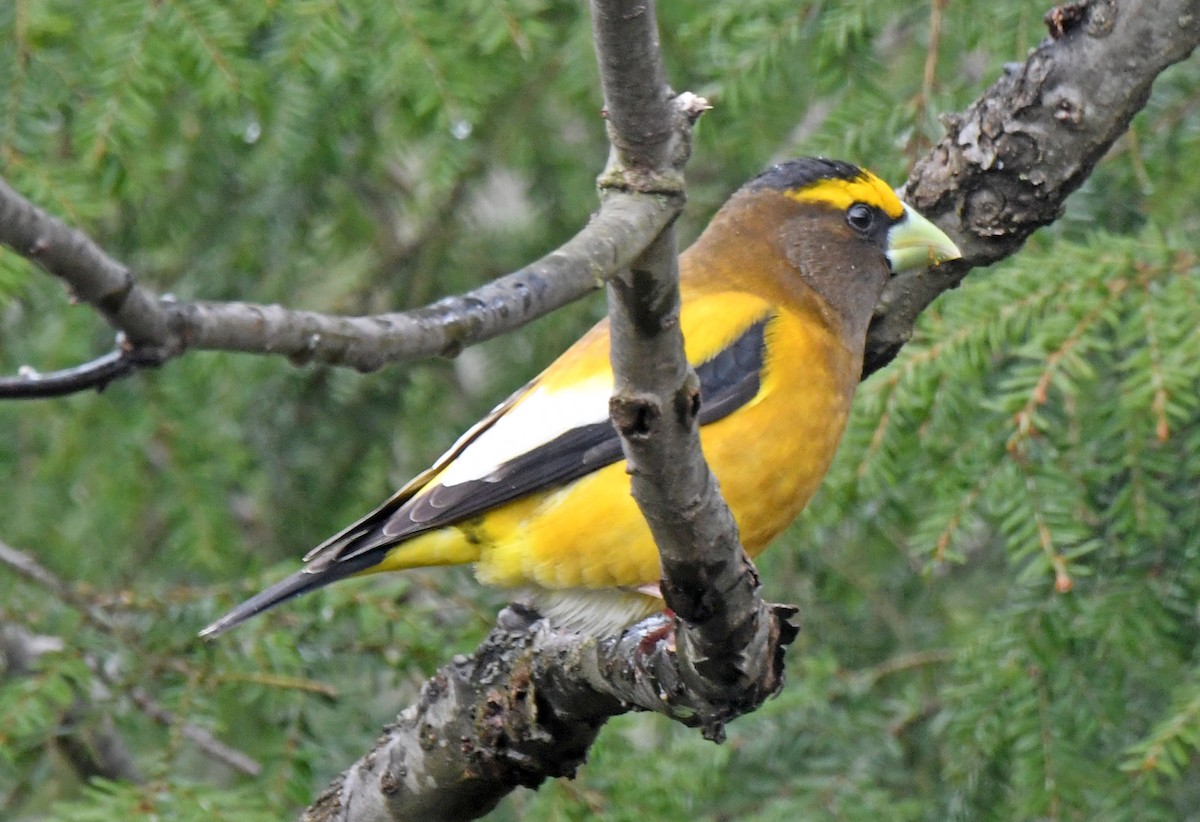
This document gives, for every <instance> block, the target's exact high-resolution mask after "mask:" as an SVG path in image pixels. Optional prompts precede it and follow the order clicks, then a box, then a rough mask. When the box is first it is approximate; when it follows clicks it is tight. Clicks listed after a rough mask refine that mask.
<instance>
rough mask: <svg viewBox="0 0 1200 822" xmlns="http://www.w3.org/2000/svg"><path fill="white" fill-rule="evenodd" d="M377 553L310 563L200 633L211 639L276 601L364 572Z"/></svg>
mask: <svg viewBox="0 0 1200 822" xmlns="http://www.w3.org/2000/svg"><path fill="white" fill-rule="evenodd" d="M379 553H383V552H370V553H367V554H360V555H359V556H357V557H355V558H354V559H352V560H349V561H345V562H335V563H332V564H325V565H324V567H317V566H315V565H309V566H308V567H306V568H302V569H301V570H299V571H297V572H296V573H294V574H292V575H291V576H289V577H285V578H284V579H281V580H280V581H279V582H276V583H275V584H274V585H272V586H271V587H270V588H267V589H266V590H265V591H262V592H260V593H257V594H255V595H254V596H252V597H250V599H248V600H246V601H245V602H243V603H242V604H241V605H239V606H237V607H236V608H234V609H233V610H232V611H230V612H229V613H227V614H225V616H223V617H221V618H220V619H218V620H217V621H216V622H214V623H212V624H211V625H209V626H208V627H207V628H205V629H204V630H203V631H201V632H200V636H202V637H204V638H205V639H211V638H213V637H215V636H217V635H218V634H223V633H225V632H226V631H228V630H229V629H230V628H232V627H234V626H235V625H240V624H242V623H243V622H245V621H246V620H248V619H250V617H252V616H256V615H258V614H261V613H262V612H263V611H265V610H267V609H268V608H274V607H275V606H276V605H278V604H279V603H281V602H286V601H287V600H289V599H291V598H292V597H298V596H300V595H301V594H306V593H308V592H309V591H315V590H316V589H318V588H324V587H325V586H326V585H329V584H331V583H334V582H337V581H338V580H339V579H345V578H346V577H349V576H353V575H354V574H357V573H359V572H361V571H365V570H367V569H368V568H370V567H371V566H373V565H377V564H378V563H379V560H380V559H381V557H380V556H379Z"/></svg>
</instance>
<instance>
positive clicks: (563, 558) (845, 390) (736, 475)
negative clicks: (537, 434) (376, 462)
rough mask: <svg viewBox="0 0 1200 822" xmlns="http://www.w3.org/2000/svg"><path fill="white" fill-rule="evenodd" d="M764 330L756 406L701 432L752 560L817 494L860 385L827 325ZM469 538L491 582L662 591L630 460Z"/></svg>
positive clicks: (479, 569) (476, 529)
mask: <svg viewBox="0 0 1200 822" xmlns="http://www.w3.org/2000/svg"><path fill="white" fill-rule="evenodd" d="M767 333H768V335H770V336H769V343H768V351H769V352H771V354H770V356H768V358H767V362H766V373H765V377H764V380H763V385H762V388H761V390H760V392H759V395H758V397H757V398H756V399H755V400H754V401H753V402H752V403H751V404H749V405H747V406H745V407H743V408H740V409H738V410H737V411H736V412H734V413H733V414H731V415H729V416H728V417H725V418H724V419H721V420H719V421H717V422H714V423H712V424H710V425H706V426H704V428H703V429H701V444H702V446H703V448H704V454H705V457H706V458H707V460H708V463H709V465H710V467H711V468H712V470H713V472H714V473H715V474H716V476H717V479H718V480H719V482H720V484H721V492H722V494H723V495H724V497H725V500H726V502H727V503H728V504H729V506H730V509H731V510H732V511H733V515H734V518H735V519H736V521H737V523H738V527H739V529H740V531H741V538H742V543H743V545H744V546H745V547H746V550H747V551H748V552H749V553H750V555H751V556H757V554H758V553H760V552H761V551H762V550H763V549H764V548H765V547H766V546H767V544H768V543H769V542H770V541H771V540H772V539H774V538H775V537H776V536H777V535H778V534H779V533H780V532H781V531H782V530H783V529H784V528H786V527H787V526H788V524H790V523H791V522H792V520H793V519H795V517H796V515H797V514H799V513H800V511H801V509H803V507H804V506H805V505H806V504H807V503H808V500H809V499H810V498H811V497H812V495H813V493H814V492H815V491H816V488H817V486H818V485H819V483H820V481H821V479H822V478H823V477H824V475H825V472H826V470H827V469H828V467H829V464H830V462H831V461H832V460H833V456H834V453H835V451H836V449H837V444H838V441H839V440H840V439H841V434H842V431H843V429H844V427H845V423H846V417H847V414H848V410H849V406H850V400H851V398H852V397H853V392H854V388H855V386H856V385H857V381H858V380H857V377H858V364H857V363H856V362H852V360H853V359H854V357H853V355H852V354H850V353H849V352H847V351H846V349H845V347H844V346H843V345H842V344H841V343H840V341H838V340H836V339H835V338H834V337H833V335H832V334H829V333H828V332H826V331H825V330H824V329H823V328H820V327H816V326H815V325H814V324H813V323H811V322H809V323H801V322H799V321H797V320H796V319H795V318H793V317H790V316H788V315H783V316H781V317H778V318H776V319H775V320H773V321H772V322H771V324H770V325H769V326H768V329H767ZM792 352H795V353H792ZM800 352H803V361H800V360H799V357H800V356H801V355H800ZM847 374H850V375H852V377H847ZM795 381H799V384H797V382H795ZM446 530H455V531H458V530H460V529H457V528H455V529H446ZM463 530H464V531H469V533H470V537H471V539H472V540H473V541H475V545H476V548H477V550H478V551H479V555H478V560H477V562H476V574H477V576H478V577H479V579H480V581H482V582H484V583H488V584H491V585H498V586H503V587H511V588H527V587H531V586H534V587H538V588H547V589H562V588H606V587H614V586H621V587H633V586H639V585H645V584H652V583H657V582H658V581H659V578H660V576H661V574H660V571H659V561H658V552H657V549H656V548H655V546H654V542H653V540H652V539H651V537H650V532H649V529H648V528H647V526H646V524H645V521H644V520H643V519H642V516H641V513H640V512H639V511H638V509H637V505H636V504H635V503H634V501H633V498H632V497H631V496H630V492H629V477H628V476H627V474H626V473H625V463H624V461H621V462H618V463H614V464H613V465H609V466H607V467H605V468H603V469H601V470H599V471H597V472H595V473H593V474H590V475H589V476H587V477H583V478H582V479H579V480H577V481H575V482H573V483H570V484H569V485H566V486H564V487H563V488H561V489H557V490H555V491H553V492H549V493H545V494H541V495H536V496H535V497H532V498H527V499H523V500H518V501H516V502H513V503H509V504H507V505H505V506H502V507H500V508H497V509H494V510H492V511H490V512H488V513H487V514H486V515H484V516H483V517H482V518H480V519H479V520H476V521H474V522H472V523H470V525H469V526H468V527H467V528H466V529H463Z"/></svg>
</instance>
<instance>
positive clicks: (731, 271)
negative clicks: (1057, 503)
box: [202, 158, 960, 636]
mask: <svg viewBox="0 0 1200 822" xmlns="http://www.w3.org/2000/svg"><path fill="white" fill-rule="evenodd" d="M959 256H960V254H959V251H958V249H957V248H956V247H955V245H954V243H952V242H951V241H950V239H949V238H948V237H947V236H946V235H945V234H943V233H942V232H941V231H940V230H938V229H937V228H936V227H934V225H933V224H932V223H930V222H929V221H927V220H926V219H925V218H923V217H922V216H921V215H920V214H918V213H917V212H915V211H914V210H913V209H911V208H909V207H908V206H906V205H905V204H904V203H902V202H901V201H900V200H899V199H898V198H897V197H896V195H895V194H894V193H893V191H892V189H891V188H890V187H889V186H888V185H887V184H885V183H884V182H883V181H882V180H880V179H879V178H878V177H876V176H875V175H873V174H871V173H870V172H867V171H864V170H862V169H860V168H858V167H856V166H853V165H850V164H849V163H843V162H835V161H832V160H824V159H812V158H805V159H799V160H794V161H791V162H787V163H783V164H781V165H777V166H775V167H774V168H771V169H770V170H768V171H766V172H765V173H763V174H761V175H759V176H758V177H756V178H754V179H753V180H751V181H750V182H749V183H747V184H746V185H744V186H743V187H742V188H741V189H740V190H738V191H737V192H736V193H735V194H734V195H733V196H732V197H731V198H730V199H729V201H728V202H727V203H725V205H724V206H722V208H721V209H720V211H718V212H717V214H716V216H714V217H713V219H712V222H711V223H710V224H709V226H708V228H707V229H706V230H705V231H704V233H703V234H701V235H700V238H699V239H698V240H696V242H695V244H693V245H692V246H691V247H690V248H689V249H688V250H687V251H685V252H683V254H681V255H680V258H679V286H680V297H681V300H682V305H681V312H680V323H681V325H682V330H683V336H684V339H685V348H686V351H687V356H688V361H689V362H690V363H691V364H692V366H693V368H695V370H696V374H697V376H698V377H699V380H700V395H701V406H700V415H699V421H700V425H701V428H700V441H701V444H702V446H703V449H704V455H705V457H706V458H707V460H708V464H709V466H710V467H711V468H712V471H713V473H714V474H715V475H716V477H717V479H718V480H719V481H720V487H721V491H722V493H723V495H724V497H725V500H726V502H727V503H728V504H729V507H730V509H731V510H732V511H733V515H734V518H735V519H736V520H737V524H738V528H739V529H740V532H741V539H742V544H743V545H744V546H745V548H746V551H747V552H748V553H749V554H750V556H756V555H757V554H758V553H759V552H761V551H762V550H763V549H764V548H765V547H766V546H767V544H768V543H770V542H771V540H772V539H774V538H775V537H776V536H777V535H778V534H779V533H780V532H781V531H782V530H783V529H784V528H785V527H786V526H787V525H788V524H789V523H790V522H791V521H792V520H793V519H795V517H796V515H797V514H799V513H800V511H801V509H803V508H804V506H805V504H807V502H808V500H809V498H810V497H812V495H813V492H814V491H816V488H817V485H818V484H819V483H820V482H821V479H822V477H824V475H825V472H826V470H827V469H828V468H829V464H830V462H831V461H832V460H833V455H834V452H835V451H836V450H837V446H838V441H839V440H840V439H841V436H842V431H843V429H844V428H845V425H846V418H847V415H848V414H849V411H850V401H851V399H852V398H853V397H854V390H855V387H856V386H857V385H858V382H859V378H860V375H861V373H862V360H863V346H864V343H865V339H866V333H867V324H868V323H869V321H870V319H871V314H872V312H873V310H874V308H875V305H876V303H877V302H878V301H879V297H880V294H881V293H882V292H883V289H884V286H885V285H886V284H887V282H888V279H889V278H890V277H891V276H892V275H893V274H895V273H896V272H898V271H902V270H905V269H914V268H921V267H924V266H928V265H936V264H937V263H940V262H942V261H945V260H951V259H955V258H957V257H959ZM608 335H609V326H608V322H607V321H601V322H600V323H599V324H597V325H596V326H595V327H594V328H592V329H591V331H589V332H588V333H586V334H585V335H584V336H583V337H582V338H581V339H580V340H579V341H578V342H576V343H575V344H574V345H573V346H571V348H569V349H568V350H567V351H566V353H564V354H563V355H562V356H561V357H559V358H558V359H557V360H556V361H555V362H554V363H553V364H552V365H551V366H550V367H549V368H547V369H546V370H545V371H544V372H542V374H541V375H540V376H538V377H536V378H535V379H534V380H533V381H531V382H530V383H529V384H528V385H526V386H525V387H524V388H522V389H520V390H519V391H517V392H516V393H515V394H513V395H512V396H511V397H509V398H508V399H507V400H505V401H504V402H503V403H501V404H500V405H499V406H498V407H497V408H496V409H495V410H494V411H492V412H491V413H490V414H489V415H488V416H487V417H486V418H484V419H483V420H482V421H480V422H479V423H478V424H476V425H475V426H474V427H473V428H471V429H470V430H469V431H467V433H466V434H464V435H463V436H462V438H461V439H459V440H458V442H456V443H455V444H454V445H453V446H452V447H451V448H450V450H449V451H447V452H446V453H445V454H444V455H443V456H442V457H441V458H440V459H439V460H437V462H435V463H434V464H433V466H432V467H430V468H429V469H428V470H426V471H425V472H423V473H422V474H420V475H419V476H417V477H416V478H415V479H413V480H412V481H411V482H409V483H408V484H407V485H405V486H404V487H403V488H401V489H400V490H399V491H397V492H396V493H395V494H394V495H393V496H392V497H391V499H389V500H387V502H385V503H383V505H381V506H380V507H379V508H377V509H375V510H374V511H372V512H371V513H370V514H368V515H367V516H365V517H363V518H362V519H360V520H359V521H358V522H355V523H354V524H353V525H351V526H349V527H348V528H346V529H345V530H343V531H342V532H341V533H339V534H337V535H335V536H333V537H331V538H329V539H328V540H326V541H325V542H324V543H322V544H321V545H319V546H318V547H316V548H315V549H313V550H312V551H311V552H310V553H309V554H308V555H307V556H306V557H305V560H306V562H307V564H306V565H305V566H304V568H302V569H301V570H299V571H297V572H295V573H294V574H292V575H291V576H289V577H287V578H286V579H284V580H282V581H280V582H277V583H276V584H275V585H272V586H271V587H270V588H268V589H266V590H265V591H263V592H262V593H260V594H258V595H257V596H254V597H252V598H250V599H249V600H247V601H246V602H244V603H242V604H241V605H239V606H237V607H236V608H234V609H233V610H232V611H230V612H229V613H228V614H226V615H225V616H224V617H222V618H221V619H219V620H218V621H217V622H214V623H213V624H212V625H210V626H209V627H207V628H205V629H204V631H203V632H202V633H203V635H205V636H212V635H215V634H218V633H220V632H221V631H224V630H226V629H228V628H230V627H232V626H234V625H237V624H238V623H240V622H242V621H243V620H245V619H248V618H249V617H251V616H254V615H255V614H257V613H259V612H261V611H263V610H265V609H267V608H270V607H271V606H273V605H276V604H278V603H280V602H282V601H284V600H286V599H288V598H290V597H293V596H296V595H298V594H302V593H304V592H306V591H311V590H314V589H316V588H320V587H322V586H324V585H328V584H329V583H331V582H335V581H337V580H339V579H343V578H344V577H349V576H355V575H359V574H368V573H375V572H377V571H398V570H403V569H406V568H423V567H427V566H433V565H459V564H465V563H474V565H475V575H476V577H477V578H478V579H479V581H480V582H483V583H485V584H488V585H496V586H501V587H503V588H507V589H511V590H513V591H517V592H522V593H524V594H529V595H532V598H533V601H534V603H535V604H536V605H537V606H538V607H539V610H541V611H542V612H543V613H544V614H545V615H546V616H548V617H549V618H550V620H551V622H552V623H554V624H556V625H559V626H561V627H564V628H569V629H575V630H580V631H584V632H587V633H593V634H597V635H603V634H611V633H615V632H619V631H620V630H621V629H622V628H624V627H625V626H627V625H629V624H631V623H633V622H636V621H637V620H639V619H641V618H643V617H645V616H648V615H650V614H651V613H654V612H656V611H659V610H661V609H662V608H663V602H662V600H661V599H660V598H659V597H657V596H655V592H656V590H657V587H656V586H657V583H658V581H659V578H660V576H661V572H660V569H659V559H658V551H657V549H656V548H655V545H654V541H653V539H652V538H651V536H650V531H649V529H648V528H647V526H646V523H645V521H644V520H643V519H642V515H641V513H640V512H639V510H638V508H637V505H636V504H635V503H634V501H633V498H632V497H631V496H630V490H629V487H630V481H629V477H628V475H627V474H626V470H625V460H624V458H623V456H622V452H621V445H620V441H619V439H618V437H617V432H616V430H615V429H614V428H613V426H612V425H611V423H610V422H609V418H608V407H609V406H608V400H609V397H610V395H611V394H612V392H613V375H612V368H611V366H610V364H609V336H608Z"/></svg>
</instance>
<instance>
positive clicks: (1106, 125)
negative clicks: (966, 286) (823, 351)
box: [863, 0, 1200, 375]
mask: <svg viewBox="0 0 1200 822" xmlns="http://www.w3.org/2000/svg"><path fill="white" fill-rule="evenodd" d="M1083 6H1084V8H1082V9H1081V8H1078V7H1076V6H1075V5H1074V4H1072V6H1071V8H1070V9H1069V13H1068V11H1067V10H1064V9H1053V10H1051V11H1050V12H1049V13H1048V14H1047V15H1046V22H1047V25H1048V26H1049V28H1050V32H1051V36H1050V37H1048V38H1046V40H1044V41H1043V42H1042V44H1041V45H1040V46H1038V48H1037V49H1035V50H1034V51H1033V53H1032V54H1030V55H1029V57H1028V58H1027V59H1026V60H1025V62H1024V63H1013V64H1010V65H1008V66H1007V67H1006V68H1005V73H1004V76H1003V77H1001V78H1000V79H999V80H997V81H996V83H995V84H994V85H993V86H992V87H991V88H990V89H988V90H987V91H986V92H985V93H984V94H983V96H982V97H980V98H979V99H978V100H977V101H975V103H973V104H972V105H971V107H970V108H968V109H967V110H966V111H964V112H962V113H961V114H950V115H946V116H945V117H944V118H943V120H944V122H945V124H946V131H947V134H946V136H945V137H944V138H943V139H942V141H941V142H940V143H938V144H937V145H936V146H934V147H933V149H932V150H931V151H930V152H929V153H928V154H927V155H926V156H925V157H924V158H923V159H921V160H919V161H918V162H917V164H916V165H915V166H914V167H913V171H912V174H911V175H910V176H909V178H908V182H907V183H906V184H905V187H904V195H905V199H906V200H907V202H908V203H910V204H911V205H912V206H913V207H915V208H916V209H917V210H918V211H920V212H921V213H922V214H924V215H925V216H926V217H928V218H929V219H931V220H933V221H934V222H935V223H937V224H938V226H939V227H940V228H942V229H943V230H944V231H946V232H947V233H948V234H949V235H950V236H951V237H952V238H953V239H954V241H955V242H956V243H957V244H958V247H959V248H960V249H961V250H962V252H963V258H962V259H961V260H957V261H955V262H952V263H947V264H944V265H940V266H938V267H937V268H934V269H930V270H929V271H928V272H924V273H913V274H907V275H902V276H901V277H897V278H896V280H894V281H893V283H892V284H891V286H890V287H889V288H888V290H887V292H886V293H885V294H884V296H883V299H882V301H881V302H880V305H879V308H878V309H877V310H876V313H875V319H874V321H873V322H872V324H871V329H870V331H869V332H868V334H867V353H866V359H865V362H864V365H863V373H864V375H866V374H870V373H872V372H874V371H877V370H879V369H880V368H882V367H883V366H885V365H887V364H888V363H889V362H891V361H892V360H893V359H894V358H895V356H896V354H897V353H898V352H899V351H900V348H901V347H902V346H903V345H904V344H905V343H906V342H908V340H909V338H910V337H911V336H912V330H913V326H914V324H915V323H916V320H917V315H919V314H920V313H921V311H923V310H924V309H925V307H926V306H928V305H929V304H930V303H931V302H933V300H934V299H935V298H936V297H937V296H938V295H939V294H941V293H942V292H944V291H948V290H949V289H951V288H954V287H956V286H957V285H958V284H959V283H960V282H962V279H963V277H965V276H966V275H967V273H968V272H969V271H970V270H971V269H973V268H977V267H980V266H987V265H991V264H992V263H994V262H997V261H999V260H1002V259H1004V258H1005V257H1007V256H1009V255H1010V254H1014V253H1016V252H1017V251H1018V250H1019V249H1020V248H1021V246H1022V245H1024V243H1025V240H1026V239H1028V238H1029V235H1030V234H1032V233H1033V232H1034V231H1036V230H1037V229H1039V228H1041V227H1042V226H1044V225H1049V224H1050V223H1052V222H1054V221H1055V220H1057V219H1058V218H1059V217H1060V216H1061V215H1062V212H1063V208H1064V203H1065V201H1066V199H1067V197H1068V196H1069V195H1070V194H1071V193H1073V192H1074V191H1075V190H1076V189H1077V188H1079V186H1080V185H1082V184H1083V182H1084V180H1086V179H1087V178H1088V176H1089V175H1090V174H1091V173H1092V170H1093V169H1094V168H1095V167H1096V164H1097V163H1098V162H1099V161H1100V159H1101V158H1102V157H1103V156H1104V154H1105V152H1107V151H1108V150H1109V148H1111V147H1112V145H1113V143H1115V142H1116V141H1117V139H1118V138H1119V137H1120V136H1121V135H1122V134H1124V133H1125V131H1126V129H1128V127H1129V122H1130V121H1131V120H1132V119H1133V116H1134V115H1135V114H1137V113H1138V112H1139V111H1141V110H1142V108H1143V107H1144V106H1145V105H1146V100H1147V99H1149V97H1150V88H1151V86H1152V85H1153V84H1154V81H1155V79H1156V78H1157V77H1158V75H1159V74H1161V73H1162V72H1163V71H1164V70H1165V69H1166V68H1168V67H1169V66H1171V65H1173V64H1175V63H1178V62H1179V61H1181V60H1183V59H1185V58H1187V56H1188V55H1189V54H1191V53H1192V51H1193V50H1195V48H1196V46H1197V45H1198V44H1200V0H1120V2H1118V0H1091V2H1087V3H1084V4H1083Z"/></svg>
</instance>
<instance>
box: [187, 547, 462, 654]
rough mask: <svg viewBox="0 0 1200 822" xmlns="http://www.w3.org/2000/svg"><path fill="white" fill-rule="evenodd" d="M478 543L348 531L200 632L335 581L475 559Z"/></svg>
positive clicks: (207, 633)
mask: <svg viewBox="0 0 1200 822" xmlns="http://www.w3.org/2000/svg"><path fill="white" fill-rule="evenodd" d="M479 550H480V548H479V545H478V544H476V542H472V541H470V540H467V539H464V538H463V537H462V535H461V534H459V532H458V531H457V530H456V529H453V528H442V529H437V530H434V531H429V532H426V533H424V534H419V535H418V536H416V537H412V538H409V539H405V540H402V541H401V542H400V543H399V544H397V543H396V541H395V539H394V538H390V537H387V536H380V535H379V534H378V532H377V531H376V530H373V529H361V528H360V529H358V530H353V529H347V530H346V531H344V532H342V533H341V534H338V535H337V536H335V537H333V538H331V539H330V540H328V541H326V542H325V543H323V544H322V545H321V546H319V547H318V548H317V549H315V550H314V551H312V552H310V553H309V558H310V559H311V561H310V562H309V563H308V565H306V566H305V567H304V568H302V569H301V570H299V571H297V572H296V573H294V574H292V575H291V576H289V577H286V578H284V579H281V580H280V581H279V582H276V583H275V584H274V585H272V586H271V587H270V588H268V589H267V590H265V591H263V592H262V593H260V594H255V595H254V596H252V597H250V599H248V600H246V601H245V602H243V603H242V604H241V605H239V606H237V607H236V608H234V609H233V610H232V611H230V612H229V613H227V614H226V615H225V616H223V617H221V618H220V619H218V620H217V621H216V622H214V623H213V624H212V625H209V626H208V627H207V628H205V629H204V630H203V631H201V632H200V636H202V637H204V638H206V639H210V638H212V637H215V636H217V635H218V634H222V633H224V632H225V631H228V630H229V629H230V628H232V627H233V626H235V625H240V624H241V623H243V622H245V621H246V620H248V619H250V617H252V616H255V615H257V614H261V613H262V612H263V611H265V610H267V609H268V608H274V607H275V606H276V605H278V604H279V603H281V602H285V601H287V600H289V599H291V598H292V597H298V596H300V595H301V594H306V593H308V592H309V591H315V590H317V589H318V588H324V587H325V586H326V585H329V584H331V583H334V582H337V581H338V580H339V579H345V578H346V577H352V576H357V575H358V574H374V573H378V572H380V571H404V570H407V569H410V568H429V567H432V566H436V565H463V564H465V563H470V562H475V561H476V560H478V559H479Z"/></svg>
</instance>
